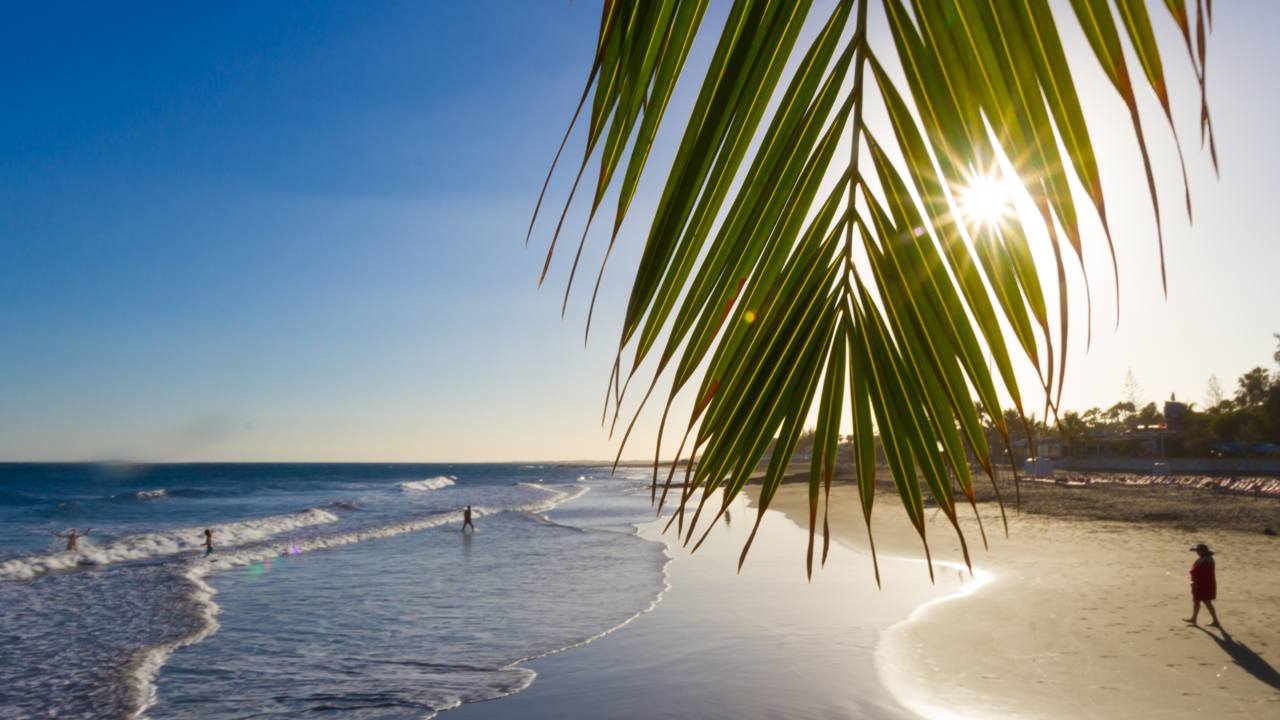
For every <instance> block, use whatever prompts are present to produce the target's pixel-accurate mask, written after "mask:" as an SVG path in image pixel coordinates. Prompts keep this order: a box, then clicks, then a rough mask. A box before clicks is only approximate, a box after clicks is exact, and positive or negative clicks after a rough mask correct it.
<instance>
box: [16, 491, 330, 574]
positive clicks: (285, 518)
mask: <svg viewBox="0 0 1280 720" xmlns="http://www.w3.org/2000/svg"><path fill="white" fill-rule="evenodd" d="M337 519H338V516H337V515H334V514H333V513H331V512H328V511H326V510H319V509H314V508H313V509H311V510H304V511H302V512H299V513H293V514H291V515H274V516H271V517H265V518H259V519H257V520H244V521H241V522H234V523H227V524H225V525H213V526H211V527H212V529H213V539H214V543H215V544H216V545H217V546H218V547H235V546H238V545H246V544H248V543H253V542H258V541H261V540H265V539H267V538H269V537H271V536H273V535H277V534H279V533H283V532H290V531H293V530H297V529H299V528H304V527H309V526H312V525H322V524H324V523H331V522H335V521H337ZM203 546H204V528H203V527H193V528H183V529H179V530H169V531H164V532H154V533H143V534H141V535H128V536H125V537H122V538H120V539H119V540H116V541H114V542H111V543H108V544H106V545H97V544H95V543H93V541H92V540H91V539H90V538H82V539H81V540H80V549H79V550H77V551H76V552H70V551H67V552H60V553H50V554H46V555H32V556H28V557H24V558H17V559H14V560H9V561H8V562H4V563H0V580H30V579H32V578H35V577H38V576H40V575H44V574H45V573H49V572H55V571H57V570H69V569H71V568H74V567H78V566H81V565H90V566H92V565H109V564H111V563H118V562H126V561H129V560H144V559H146V558H153V557H161V556H164V555H175V554H177V553H181V552H186V551H190V550H199V549H200V548H202V547H203Z"/></svg>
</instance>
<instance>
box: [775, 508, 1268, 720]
mask: <svg viewBox="0 0 1280 720" xmlns="http://www.w3.org/2000/svg"><path fill="white" fill-rule="evenodd" d="M1024 489H1025V488H1024ZM1058 492H1063V491H1062V490H1058ZM1067 492H1071V491H1067ZM1026 500H1027V498H1026V497H1025V496H1024V504H1025V502H1026ZM978 508H979V512H981V513H982V516H983V520H984V522H985V524H986V527H987V528H988V531H989V532H988V540H989V542H990V548H989V549H988V550H983V549H982V547H981V543H979V542H977V541H976V538H977V536H978V533H977V526H976V523H975V521H974V520H973V517H972V512H971V511H969V510H967V509H962V510H961V513H962V516H961V527H962V529H963V530H964V532H965V535H966V537H968V538H970V540H971V542H970V551H971V554H972V556H973V560H974V572H975V576H976V577H975V579H976V580H978V584H977V585H976V586H975V585H971V584H970V583H966V585H967V586H969V587H966V588H965V590H964V591H962V592H961V593H957V594H955V595H953V596H951V597H948V598H945V599H938V600H932V601H929V602H926V603H925V604H923V605H921V606H920V607H918V608H916V609H915V610H913V611H912V613H911V614H910V615H909V616H908V617H907V618H906V619H905V620H903V621H902V622H900V623H897V624H895V625H893V626H891V627H890V628H888V629H886V630H885V631H884V632H883V633H882V635H881V637H880V640H879V642H878V646H877V649H876V659H877V662H876V665H877V673H878V675H880V677H881V679H882V682H883V683H884V684H885V685H886V687H888V689H889V690H890V692H892V693H893V694H894V695H895V697H896V698H897V699H898V701H899V702H901V703H902V704H903V705H904V706H906V707H908V708H909V709H910V710H911V711H912V712H914V713H917V714H919V715H921V716H922V717H924V718H929V719H932V718H979V717H981V718H991V717H1022V718H1025V717H1042V718H1066V717H1078V716H1081V715H1082V714H1083V715H1085V716H1093V717H1138V716H1143V717H1169V718H1199V717H1205V716H1210V717H1221V718H1263V717H1270V716H1274V714H1275V713H1276V712H1280V675H1277V674H1276V671H1275V669H1274V667H1273V665H1274V662H1273V661H1272V660H1270V659H1269V658H1270V657H1272V656H1275V655H1277V654H1280V603H1277V599H1276V597H1275V596H1274V595H1268V594H1267V592H1268V589H1270V590H1271V592H1273V593H1274V589H1275V588H1276V587H1278V586H1280V543H1277V542H1276V539H1275V538H1273V537H1268V536H1265V535H1262V534H1261V533H1242V532H1238V531H1230V530H1222V529H1217V528H1215V529H1211V530H1199V531H1191V530H1188V529H1186V528H1181V527H1168V526H1161V525H1159V524H1154V523H1150V522H1130V523H1120V522H1109V521H1102V520H1091V519H1081V518H1078V517H1054V516H1050V515H1032V514H1015V511H1014V510H1013V509H1012V508H1010V509H1009V513H1010V514H1009V537H1008V538H1006V537H1005V536H1004V535H1003V533H1002V532H1001V531H1000V529H999V528H1000V527H1001V526H1000V519H999V511H998V509H997V508H996V507H995V506H994V505H993V504H991V503H980V504H979V506H978ZM770 509H772V510H778V511H780V512H782V513H783V514H784V515H786V516H787V517H788V518H789V519H790V520H791V521H792V522H793V523H795V524H796V526H797V527H799V528H801V529H804V530H805V531H806V532H807V527H808V489H807V487H806V486H805V485H803V484H797V483H788V484H785V485H783V486H782V487H780V488H779V490H778V493H777V495H776V496H775V497H774V500H773V502H772V503H771V505H770ZM963 513H969V516H968V517H965V516H964V515H963ZM928 516H930V517H929V521H928V524H927V530H928V533H927V534H928V537H929V540H930V548H931V550H932V552H933V557H934V559H935V568H936V567H937V566H938V564H939V562H940V561H943V562H945V561H950V563H951V564H953V565H954V563H955V561H956V560H957V559H959V558H960V553H959V544H958V542H957V541H956V540H955V537H954V532H953V531H952V529H951V528H950V526H949V524H948V523H947V522H946V520H945V518H943V517H942V516H941V515H940V513H937V512H936V510H931V511H929V512H928ZM830 521H831V527H832V535H833V539H834V540H835V541H836V542H837V543H840V544H842V545H844V546H846V547H848V548H850V549H852V550H855V551H857V552H864V553H865V552H869V550H868V546H867V544H866V528H865V525H864V524H863V520H862V514H861V509H860V507H859V505H858V500H857V496H856V488H855V487H854V486H852V485H851V484H849V483H836V484H834V485H833V487H832V490H831V509H830ZM872 525H873V530H874V532H875V537H876V544H877V549H878V556H879V557H881V558H886V557H893V556H898V557H902V556H905V557H906V558H908V559H910V558H912V557H914V558H916V560H917V562H920V563H923V562H924V560H923V553H922V551H921V545H920V540H919V537H918V536H917V535H916V533H915V530H914V528H912V527H911V526H910V524H909V523H908V522H907V521H906V518H905V515H904V514H903V513H902V510H901V505H900V502H899V501H898V500H897V498H896V496H893V495H889V494H886V493H878V494H877V496H876V512H875V513H874V514H873V522H872ZM1198 538H1204V539H1207V541H1208V542H1209V544H1210V545H1211V546H1213V547H1215V548H1216V549H1218V551H1219V553H1220V557H1221V558H1222V560H1221V561H1220V573H1221V575H1220V579H1219V587H1220V588H1222V590H1223V592H1222V594H1221V595H1220V597H1219V601H1218V602H1217V605H1218V609H1219V612H1220V614H1221V616H1222V621H1223V624H1224V625H1225V626H1226V630H1227V632H1228V633H1229V634H1228V635H1225V636H1222V635H1218V634H1216V633H1211V632H1210V631H1209V630H1208V629H1205V628H1204V627H1203V626H1201V627H1200V628H1193V627H1191V626H1189V625H1185V624H1184V623H1183V622H1182V621H1181V618H1183V617H1185V616H1186V615H1187V614H1188V613H1189V610H1190V598H1189V593H1188V592H1187V589H1186V585H1187V580H1186V578H1185V575H1186V570H1187V568H1188V567H1189V566H1190V564H1191V559H1192V558H1191V557H1190V553H1189V552H1187V547H1188V546H1189V543H1190V544H1194V543H1191V542H1190V541H1191V540H1193V539H1198ZM1224 550H1225V552H1223V551H1224ZM1184 556H1185V557H1184ZM961 567H963V565H961ZM827 572H830V570H828V571H827ZM983 574H989V575H988V576H987V577H986V578H983V577H982V576H983ZM816 575H817V571H815V576H816ZM1207 620H1208V617H1207V613H1205V614H1204V615H1203V616H1202V618H1201V621H1202V622H1207ZM1206 635H1207V636H1209V637H1206ZM1211 638H1212V640H1211ZM1171 687H1175V688H1178V691H1177V692H1170V690H1169V688H1171ZM1064 707H1065V708H1069V710H1064V709H1063V708H1064Z"/></svg>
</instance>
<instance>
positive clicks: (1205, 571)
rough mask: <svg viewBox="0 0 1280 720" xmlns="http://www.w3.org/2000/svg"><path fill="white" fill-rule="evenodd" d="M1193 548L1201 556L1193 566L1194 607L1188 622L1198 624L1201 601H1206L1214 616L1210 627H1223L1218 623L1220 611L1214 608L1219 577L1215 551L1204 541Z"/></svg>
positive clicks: (1192, 593) (1206, 605) (1192, 588)
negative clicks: (1216, 573) (1214, 556)
mask: <svg viewBox="0 0 1280 720" xmlns="http://www.w3.org/2000/svg"><path fill="white" fill-rule="evenodd" d="M1191 549H1192V550H1193V551H1194V552H1195V553H1196V555H1199V556H1200V557H1198V558H1196V561H1195V563H1194V564H1193V565H1192V566H1191V602H1192V607H1191V617H1189V618H1187V622H1189V623H1191V624H1192V625H1195V624H1196V618H1197V617H1199V616H1200V603H1204V606H1205V607H1207V608H1209V616H1210V617H1212V618H1213V622H1211V623H1209V627H1222V626H1221V625H1219V624H1218V613H1217V612H1216V611H1215V610H1214V609H1213V601H1214V600H1216V599H1218V579H1217V577H1216V576H1215V575H1214V570H1213V551H1212V550H1210V549H1209V546H1208V545H1205V544H1204V543H1200V544H1199V545H1196V546H1195V547H1193V548H1191Z"/></svg>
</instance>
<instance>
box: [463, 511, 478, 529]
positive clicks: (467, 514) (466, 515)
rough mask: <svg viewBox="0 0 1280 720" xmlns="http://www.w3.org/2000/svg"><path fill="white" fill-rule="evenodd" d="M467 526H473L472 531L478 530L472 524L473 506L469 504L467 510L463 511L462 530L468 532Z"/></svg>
mask: <svg viewBox="0 0 1280 720" xmlns="http://www.w3.org/2000/svg"><path fill="white" fill-rule="evenodd" d="M467 528H471V532H475V531H476V526H475V525H472V524H471V506H470V505H468V506H467V509H466V510H463V511H462V532H466V531H467Z"/></svg>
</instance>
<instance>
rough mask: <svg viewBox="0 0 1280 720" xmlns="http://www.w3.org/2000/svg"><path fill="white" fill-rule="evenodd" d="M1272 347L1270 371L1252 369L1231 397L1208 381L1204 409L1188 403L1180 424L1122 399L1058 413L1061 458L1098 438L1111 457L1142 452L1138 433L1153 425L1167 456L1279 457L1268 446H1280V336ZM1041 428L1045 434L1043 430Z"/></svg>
mask: <svg viewBox="0 0 1280 720" xmlns="http://www.w3.org/2000/svg"><path fill="white" fill-rule="evenodd" d="M1276 346H1277V350H1276V353H1275V355H1274V356H1273V359H1274V360H1275V364H1276V366H1277V367H1276V371H1275V372H1271V371H1268V370H1267V369H1266V368H1263V367H1255V368H1253V369H1252V370H1250V371H1249V372H1247V373H1245V374H1244V375H1241V376H1240V379H1239V380H1238V381H1237V382H1236V393H1235V396H1234V397H1230V398H1228V397H1224V396H1223V394H1222V389H1221V387H1220V386H1218V382H1217V379H1216V378H1210V381H1209V384H1208V390H1207V392H1206V400H1207V402H1206V404H1205V406H1204V407H1202V408H1197V407H1196V404H1195V403H1187V404H1186V405H1185V411H1184V412H1183V413H1182V415H1181V418H1180V421H1179V419H1178V418H1166V417H1165V413H1164V410H1165V408H1164V407H1159V408H1158V407H1156V404H1155V403H1147V404H1146V405H1144V406H1142V407H1140V408H1135V407H1134V406H1133V404H1132V403H1129V402H1125V401H1121V402H1118V403H1116V404H1115V405H1112V406H1111V407H1110V408H1108V409H1106V410H1102V409H1100V408H1090V409H1088V410H1086V411H1084V412H1081V413H1077V412H1071V411H1067V412H1063V413H1062V415H1061V416H1060V418H1059V428H1060V430H1061V433H1062V437H1063V441H1064V445H1065V448H1064V452H1065V454H1068V455H1073V454H1083V451H1082V448H1083V447H1085V446H1088V445H1089V444H1090V443H1091V442H1093V443H1094V444H1097V441H1098V439H1101V438H1106V439H1107V441H1108V444H1109V447H1110V449H1111V450H1112V451H1113V453H1114V454H1119V455H1142V454H1147V453H1146V452H1145V451H1146V446H1147V444H1148V443H1147V441H1145V440H1143V439H1142V438H1141V437H1140V435H1141V432H1140V430H1139V429H1140V428H1152V427H1155V428H1160V429H1162V430H1164V431H1166V432H1167V434H1168V436H1167V438H1166V439H1165V440H1164V454H1166V455H1167V456H1169V457H1210V456H1217V457H1223V456H1235V455H1272V454H1276V455H1280V448H1277V449H1275V450H1273V449H1271V447H1270V445H1280V334H1277V335H1276ZM1171 399H1172V398H1171ZM1041 430H1042V431H1046V432H1050V430H1049V428H1044V427H1043V426H1042V427H1041ZM1126 438H1127V440H1126ZM1269 444H1270V445H1269Z"/></svg>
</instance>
